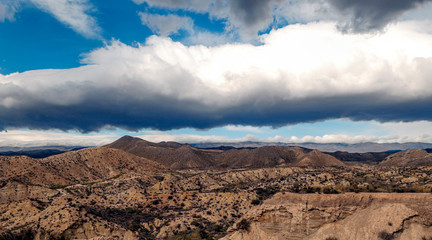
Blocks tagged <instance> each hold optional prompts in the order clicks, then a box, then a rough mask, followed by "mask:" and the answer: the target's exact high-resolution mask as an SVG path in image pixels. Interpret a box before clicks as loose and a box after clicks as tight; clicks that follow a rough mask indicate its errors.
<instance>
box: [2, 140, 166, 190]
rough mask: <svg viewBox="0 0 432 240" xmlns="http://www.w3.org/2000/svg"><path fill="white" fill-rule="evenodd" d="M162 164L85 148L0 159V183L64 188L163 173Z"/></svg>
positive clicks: (100, 149)
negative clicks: (126, 175)
mask: <svg viewBox="0 0 432 240" xmlns="http://www.w3.org/2000/svg"><path fill="white" fill-rule="evenodd" d="M164 169H165V167H163V166H162V165H160V164H158V163H156V162H154V161H151V160H148V159H145V158H142V157H138V156H136V155H133V154H130V153H126V152H124V151H121V150H118V149H112V148H104V147H101V148H86V149H82V150H77V151H71V152H67V153H62V154H59V155H55V156H51V157H47V158H42V159H34V158H30V157H27V156H0V181H10V180H14V181H18V182H22V183H29V184H36V185H50V184H56V185H66V184H72V183H80V182H91V181H100V180H104V179H108V178H112V177H117V176H120V175H122V174H129V175H130V174H134V173H135V174H143V173H148V172H157V171H161V170H164Z"/></svg>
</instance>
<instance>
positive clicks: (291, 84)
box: [0, 21, 432, 132]
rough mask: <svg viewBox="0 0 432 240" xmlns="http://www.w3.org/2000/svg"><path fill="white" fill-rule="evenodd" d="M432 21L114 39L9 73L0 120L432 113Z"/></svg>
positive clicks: (157, 123) (45, 124) (130, 121)
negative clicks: (365, 31) (75, 62)
mask: <svg viewBox="0 0 432 240" xmlns="http://www.w3.org/2000/svg"><path fill="white" fill-rule="evenodd" d="M431 26H432V24H431V22H428V21H424V22H400V23H398V24H396V25H392V26H391V27H389V29H388V31H387V32H385V33H382V34H379V35H372V36H369V35H358V34H342V33H340V32H339V31H338V30H337V29H336V27H335V26H334V23H325V22H320V23H309V24H296V25H290V26H287V27H284V28H281V29H278V30H274V31H272V32H271V33H270V34H268V35H265V36H263V37H262V41H263V43H262V45H260V46H254V45H250V44H226V45H220V46H216V47H205V46H202V45H198V46H185V45H183V44H181V43H179V42H173V41H172V40H170V39H168V38H163V37H156V36H153V37H150V38H149V39H148V40H147V42H146V44H145V45H139V46H137V47H132V46H128V45H125V44H122V43H120V42H117V41H114V42H112V43H111V44H110V45H108V46H106V47H104V48H100V49H97V50H95V51H92V52H90V53H88V54H87V55H86V56H85V57H84V60H83V63H84V64H87V65H85V66H82V67H78V68H73V69H64V70H38V71H28V72H24V73H16V74H12V75H7V76H0V85H1V86H0V127H1V128H6V129H8V128H17V127H25V128H30V129H51V128H57V129H62V130H69V129H76V130H79V131H83V132H88V131H97V130H100V129H102V128H104V127H105V126H106V125H111V126H114V127H119V128H123V129H128V130H137V129H142V128H152V129H160V130H166V129H175V128H183V127H192V128H198V129H207V128H212V127H216V126H225V125H228V124H232V125H250V126H272V127H280V126H284V125H286V124H295V123H300V122H314V121H323V120H326V119H335V118H347V119H351V120H356V121H357V120H377V121H381V122H386V121H417V120H432V111H431V109H430V106H431V104H432V92H431V91H430V84H431V78H430V76H431V75H432V34H431V32H432V31H430V30H431Z"/></svg>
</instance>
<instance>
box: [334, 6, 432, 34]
mask: <svg viewBox="0 0 432 240" xmlns="http://www.w3.org/2000/svg"><path fill="white" fill-rule="evenodd" d="M328 1H329V3H330V4H332V5H333V6H334V7H335V8H336V9H337V10H338V11H340V12H341V13H342V14H346V16H348V17H349V20H347V21H345V22H342V23H340V25H339V27H340V29H341V30H343V31H345V32H350V31H352V32H360V33H362V32H370V31H379V30H382V29H383V28H384V27H385V26H387V24H389V23H391V22H393V21H395V20H397V19H398V18H399V17H400V16H401V15H402V14H403V13H405V12H406V11H408V10H411V9H414V8H416V7H419V6H420V5H421V4H424V3H426V2H430V1H429V0H378V1H377V0H362V1H352V0H328Z"/></svg>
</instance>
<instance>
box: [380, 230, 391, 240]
mask: <svg viewBox="0 0 432 240" xmlns="http://www.w3.org/2000/svg"><path fill="white" fill-rule="evenodd" d="M378 237H379V238H380V239H383V240H393V239H394V236H393V234H391V233H388V232H386V231H381V232H379V233H378Z"/></svg>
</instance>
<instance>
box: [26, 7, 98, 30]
mask: <svg viewBox="0 0 432 240" xmlns="http://www.w3.org/2000/svg"><path fill="white" fill-rule="evenodd" d="M29 1H30V2H32V3H33V4H34V5H35V6H36V7H37V8H39V9H41V10H43V11H45V12H47V13H49V14H51V15H53V16H54V17H55V18H56V19H57V20H58V21H60V22H61V23H63V24H65V25H67V26H69V27H70V28H72V29H73V30H74V31H75V32H77V33H79V34H81V35H83V36H85V37H87V38H100V32H101V29H100V27H99V26H98V24H97V22H96V20H95V18H93V17H92V16H90V15H89V13H90V12H92V11H93V7H92V5H91V4H90V2H89V1H88V0H29Z"/></svg>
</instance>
